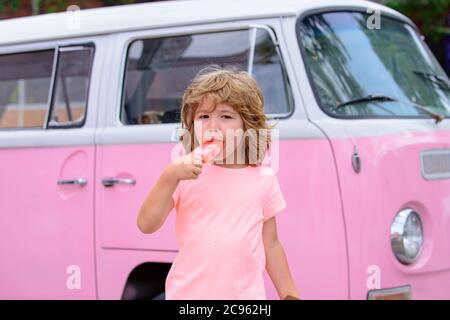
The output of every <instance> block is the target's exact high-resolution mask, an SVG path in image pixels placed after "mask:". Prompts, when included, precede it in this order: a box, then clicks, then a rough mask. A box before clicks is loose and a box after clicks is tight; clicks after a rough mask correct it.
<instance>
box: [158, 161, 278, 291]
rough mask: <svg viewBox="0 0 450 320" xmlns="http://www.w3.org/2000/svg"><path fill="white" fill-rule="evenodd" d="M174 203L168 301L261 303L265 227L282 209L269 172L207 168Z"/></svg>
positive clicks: (263, 169) (177, 193)
mask: <svg viewBox="0 0 450 320" xmlns="http://www.w3.org/2000/svg"><path fill="white" fill-rule="evenodd" d="M173 200H174V204H175V209H176V215H177V216H176V237H177V241H178V244H179V247H180V250H179V253H178V255H177V256H176V257H175V260H174V262H173V264H172V267H171V269H170V271H169V274H168V275H167V278H166V293H165V294H166V299H167V300H176V299H192V300H212V299H217V300H233V299H235V300H238V299H240V300H242V299H247V300H265V299H266V291H265V287H264V278H263V274H264V270H265V265H266V257H265V250H264V244H263V239H262V227H263V222H264V221H267V220H268V219H269V218H271V217H273V216H274V215H275V214H276V213H278V212H280V211H281V210H283V209H284V208H285V207H286V201H285V199H284V197H283V194H282V192H281V189H280V186H279V183H278V179H277V177H276V175H275V174H274V172H273V170H272V169H271V168H269V167H262V166H258V167H251V166H247V167H245V168H240V169H231V168H224V167H220V166H217V165H213V164H208V163H205V164H204V165H203V168H202V173H201V174H200V176H199V177H198V179H193V180H181V181H180V183H179V184H178V186H177V188H176V190H175V192H174V194H173Z"/></svg>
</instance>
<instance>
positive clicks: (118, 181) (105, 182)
mask: <svg viewBox="0 0 450 320" xmlns="http://www.w3.org/2000/svg"><path fill="white" fill-rule="evenodd" d="M102 183H103V185H104V186H105V187H112V186H114V185H115V184H129V185H134V184H136V180H134V179H130V178H122V179H116V178H105V179H103V180H102Z"/></svg>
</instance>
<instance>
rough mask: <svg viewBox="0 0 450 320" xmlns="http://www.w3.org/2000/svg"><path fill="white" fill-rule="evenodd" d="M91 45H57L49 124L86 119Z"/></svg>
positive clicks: (66, 124)
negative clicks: (56, 61)
mask: <svg viewBox="0 0 450 320" xmlns="http://www.w3.org/2000/svg"><path fill="white" fill-rule="evenodd" d="M93 57H94V47H93V46H91V45H86V46H72V47H59V48H58V63H57V68H56V75H55V82H54V89H53V96H52V103H51V105H50V110H51V111H50V118H49V122H48V127H49V128H57V127H74V126H80V125H82V124H83V122H84V120H85V114H86V106H87V101H88V92H89V81H90V75H91V69H92V62H93Z"/></svg>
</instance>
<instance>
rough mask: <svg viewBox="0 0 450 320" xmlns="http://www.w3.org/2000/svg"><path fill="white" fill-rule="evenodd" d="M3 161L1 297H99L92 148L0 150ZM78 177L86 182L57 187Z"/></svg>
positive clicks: (0, 188)
mask: <svg viewBox="0 0 450 320" xmlns="http://www.w3.org/2000/svg"><path fill="white" fill-rule="evenodd" d="M0 159H1V165H0V177H1V179H0V238H1V240H0V298H2V299H16V298H21V299H92V298H96V290H95V258H94V211H93V210H94V206H93V204H94V203H93V201H94V147H60V148H57V147H49V148H16V149H0ZM80 177H84V178H85V179H86V180H87V185H85V186H84V187H79V186H62V185H57V181H58V180H61V179H77V178H80ZM71 276H72V277H71ZM73 276H75V277H77V276H79V278H78V280H76V279H75V278H73ZM74 281H79V282H74ZM68 282H69V284H68ZM76 283H79V284H80V287H79V288H78V287H77V284H76Z"/></svg>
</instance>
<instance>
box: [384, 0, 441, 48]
mask: <svg viewBox="0 0 450 320" xmlns="http://www.w3.org/2000/svg"><path fill="white" fill-rule="evenodd" d="M385 4H386V5H387V6H389V7H391V8H392V9H394V10H397V11H400V12H401V13H403V14H405V15H406V16H408V17H409V18H411V19H412V20H413V21H414V22H415V23H416V24H417V25H418V27H419V28H420V30H421V32H422V33H423V34H424V35H425V36H426V37H427V38H430V40H431V41H432V42H439V41H440V40H441V39H442V38H443V37H445V36H446V35H450V28H449V27H447V26H446V19H447V15H448V14H449V12H450V0H388V1H387V2H386V3H385Z"/></svg>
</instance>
